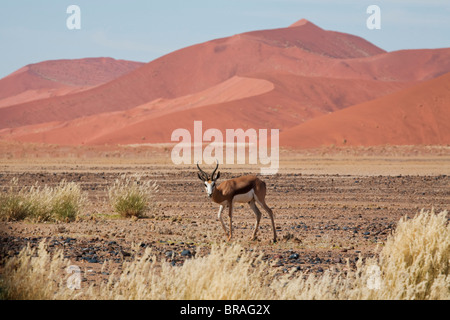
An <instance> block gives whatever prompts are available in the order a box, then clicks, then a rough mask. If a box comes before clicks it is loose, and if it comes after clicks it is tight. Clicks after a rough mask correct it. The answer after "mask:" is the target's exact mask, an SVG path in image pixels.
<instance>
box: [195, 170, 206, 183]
mask: <svg viewBox="0 0 450 320" xmlns="http://www.w3.org/2000/svg"><path fill="white" fill-rule="evenodd" d="M197 175H198V178H199V179H200V180H202V181H205V179H204V178H203V177H202V176H201V174H200V172H197Z"/></svg>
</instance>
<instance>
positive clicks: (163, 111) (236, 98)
mask: <svg viewBox="0 0 450 320" xmlns="http://www.w3.org/2000/svg"><path fill="white" fill-rule="evenodd" d="M257 77H258V78H259V79H250V78H241V77H233V78H231V79H229V80H227V81H225V82H223V83H221V84H219V85H217V86H214V87H212V88H209V89H207V90H204V91H201V92H199V93H196V94H192V95H186V96H183V97H180V98H175V99H157V100H154V101H152V102H150V103H146V104H143V105H140V106H138V107H136V108H133V109H130V110H126V111H118V112H110V113H103V114H99V115H93V116H89V117H82V118H79V119H75V120H72V121H67V122H66V121H63V122H58V121H57V122H51V123H48V124H39V125H31V126H24V127H20V128H13V129H4V130H2V131H0V136H8V137H9V138H10V139H14V140H20V141H27V142H45V143H56V144H82V143H83V144H104V143H109V144H115V143H120V144H134V143H143V141H145V142H146V143H150V142H170V137H171V133H172V131H173V130H174V129H177V128H187V129H191V127H192V125H193V122H194V121H195V120H202V121H204V123H205V130H206V129H207V128H217V129H220V130H223V131H224V130H225V129H226V128H245V129H246V128H288V127H292V126H294V125H296V124H298V123H300V122H304V121H306V120H309V119H311V118H314V117H317V116H320V115H323V114H327V113H329V112H332V111H335V110H339V109H340V108H344V107H348V106H351V105H353V104H356V103H360V102H363V101H366V100H369V99H374V98H376V97H379V96H381V95H385V94H388V93H391V92H394V91H396V90H399V89H401V88H404V87H406V86H409V85H410V84H409V83H404V82H381V81H374V80H358V81H356V80H350V79H327V78H309V77H299V76H295V75H291V74H259V75H257ZM349 87H350V88H352V90H347V88H349Z"/></svg>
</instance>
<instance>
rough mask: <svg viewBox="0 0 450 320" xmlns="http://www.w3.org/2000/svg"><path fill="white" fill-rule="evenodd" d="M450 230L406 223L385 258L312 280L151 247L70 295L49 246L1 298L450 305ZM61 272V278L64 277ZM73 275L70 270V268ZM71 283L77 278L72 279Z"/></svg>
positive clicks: (12, 263) (424, 218) (233, 254)
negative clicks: (168, 255)
mask: <svg viewBox="0 0 450 320" xmlns="http://www.w3.org/2000/svg"><path fill="white" fill-rule="evenodd" d="M449 251H450V226H449V223H448V221H447V212H446V211H444V212H441V213H440V214H434V212H431V213H430V212H423V211H422V212H421V213H420V214H418V215H417V216H416V217H414V218H413V219H409V220H408V219H406V218H403V219H402V220H401V221H400V222H399V224H398V227H397V229H396V231H395V233H394V234H393V235H392V236H391V237H390V238H389V239H388V241H387V242H386V245H385V247H384V248H383V249H382V251H381V252H380V255H379V258H378V259H375V258H372V259H367V260H365V261H364V262H363V259H360V260H359V261H358V265H357V268H356V270H355V271H348V272H347V273H346V274H341V273H337V274H336V273H333V272H331V271H328V270H327V271H326V272H324V274H323V275H321V276H318V275H309V276H306V275H304V274H303V273H295V272H291V273H289V274H286V275H284V276H277V274H276V273H277V270H278V269H277V268H273V267H272V265H271V264H270V263H269V262H267V261H264V260H263V259H262V256H261V255H260V254H258V253H256V252H248V251H246V250H244V249H243V248H242V247H240V246H239V245H231V246H230V245H228V244H222V245H219V246H217V245H215V246H213V247H212V249H211V252H210V254H209V255H206V256H203V257H195V258H192V259H189V260H187V261H185V263H184V264H183V265H182V266H180V267H173V266H171V265H170V264H169V263H168V262H165V261H162V262H158V261H157V259H156V256H154V255H153V254H152V251H151V249H150V248H147V249H146V251H145V253H144V254H143V255H142V256H140V257H138V256H137V255H136V256H135V258H134V259H133V260H132V261H130V262H124V264H123V266H122V268H121V270H122V271H121V273H120V274H118V273H117V274H116V273H113V274H112V275H111V276H110V278H109V281H108V282H106V283H104V282H102V283H100V284H97V285H95V286H93V285H92V286H90V287H86V288H80V289H79V290H71V289H68V286H67V280H66V281H61V278H62V277H61V273H62V271H61V270H64V267H67V266H68V264H69V262H68V260H67V259H64V258H63V255H62V252H57V253H56V254H55V255H54V256H53V258H52V257H50V255H49V254H48V253H47V251H46V248H45V246H44V245H43V244H41V246H40V247H39V249H30V248H29V247H27V248H25V249H24V250H22V252H21V253H20V254H19V255H18V256H17V257H14V258H11V259H10V260H8V261H7V262H6V263H5V268H4V271H3V274H2V278H1V280H0V294H1V295H2V297H0V298H3V299H187V300H189V299H194V300H195V299H246V300H253V299H261V300H270V299H446V300H448V299H450V278H449V259H450V252H449ZM58 270H59V271H60V272H59V274H58ZM66 270H67V269H66ZM72 276H73V275H72Z"/></svg>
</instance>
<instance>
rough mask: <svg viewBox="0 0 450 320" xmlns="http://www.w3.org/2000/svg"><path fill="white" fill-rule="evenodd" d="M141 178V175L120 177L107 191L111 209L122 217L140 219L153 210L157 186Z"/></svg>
mask: <svg viewBox="0 0 450 320" xmlns="http://www.w3.org/2000/svg"><path fill="white" fill-rule="evenodd" d="M141 178H142V176H141V175H134V176H132V177H128V176H122V177H121V178H120V179H117V180H116V181H115V182H114V184H113V185H112V186H111V187H109V189H108V195H109V202H110V204H111V206H112V208H113V209H114V211H115V212H117V213H119V214H120V215H121V216H123V217H126V218H130V217H135V218H141V217H142V216H144V215H145V213H146V212H148V211H150V210H152V209H154V208H155V202H154V195H155V194H156V193H157V192H158V185H157V184H156V182H154V181H142V180H141Z"/></svg>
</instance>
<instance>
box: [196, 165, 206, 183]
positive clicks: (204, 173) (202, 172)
mask: <svg viewBox="0 0 450 320" xmlns="http://www.w3.org/2000/svg"><path fill="white" fill-rule="evenodd" d="M197 168H198V170H199V171H200V172H201V174H202V176H203V177H204V178H205V180H208V174H207V173H206V172H205V171H203V170H202V169H201V168H200V166H199V165H198V162H197Z"/></svg>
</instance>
